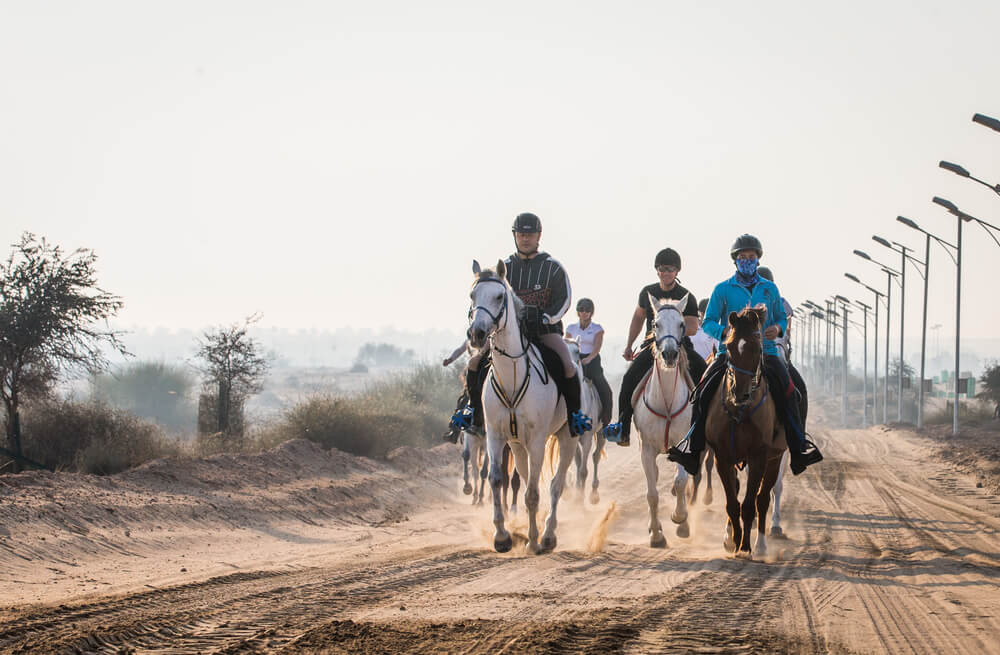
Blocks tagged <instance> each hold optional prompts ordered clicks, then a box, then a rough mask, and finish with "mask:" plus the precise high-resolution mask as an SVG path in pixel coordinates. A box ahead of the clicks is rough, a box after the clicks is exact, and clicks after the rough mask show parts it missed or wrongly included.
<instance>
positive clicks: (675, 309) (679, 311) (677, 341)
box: [655, 305, 684, 350]
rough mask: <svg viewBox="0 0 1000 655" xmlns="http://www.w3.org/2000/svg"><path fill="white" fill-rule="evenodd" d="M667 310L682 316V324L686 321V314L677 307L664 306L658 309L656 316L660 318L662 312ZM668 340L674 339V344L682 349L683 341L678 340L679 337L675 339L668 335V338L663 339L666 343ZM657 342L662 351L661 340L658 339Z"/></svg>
mask: <svg viewBox="0 0 1000 655" xmlns="http://www.w3.org/2000/svg"><path fill="white" fill-rule="evenodd" d="M667 309H672V310H674V311H675V312H677V313H678V314H680V317H681V321H682V322H683V321H684V313H683V312H682V311H681V310H680V309H679V308H678V307H677V305H662V306H660V307H657V309H656V315H657V316H659V315H660V312H662V311H664V310H667ZM668 339H673V341H674V343H675V344H677V347H678V348H680V347H681V340H680V339H678V338H677V337H675V336H674V335H672V334H668V335H666V336H664V337H663V340H664V341H666V340H668ZM655 341H656V347H657V350H659V349H660V340H659V339H656V340H655Z"/></svg>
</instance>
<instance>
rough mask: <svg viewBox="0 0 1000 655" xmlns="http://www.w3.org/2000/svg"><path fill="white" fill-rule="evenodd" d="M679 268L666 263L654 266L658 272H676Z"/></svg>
mask: <svg viewBox="0 0 1000 655" xmlns="http://www.w3.org/2000/svg"><path fill="white" fill-rule="evenodd" d="M679 270H681V269H679V268H677V267H676V266H670V265H668V264H660V265H659V266H657V267H656V271H657V272H658V273H676V272H677V271H679Z"/></svg>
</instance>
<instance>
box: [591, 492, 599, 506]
mask: <svg viewBox="0 0 1000 655" xmlns="http://www.w3.org/2000/svg"><path fill="white" fill-rule="evenodd" d="M599 502H601V494H599V493H597V490H596V489H595V490H594V491H591V492H590V504H591V505H596V504H597V503H599Z"/></svg>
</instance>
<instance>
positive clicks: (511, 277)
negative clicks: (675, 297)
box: [504, 252, 697, 334]
mask: <svg viewBox="0 0 1000 655" xmlns="http://www.w3.org/2000/svg"><path fill="white" fill-rule="evenodd" d="M504 264H505V265H506V267H507V281H508V282H510V286H511V288H513V289H514V293H515V294H517V297H518V298H520V299H521V302H523V303H524V304H525V305H535V306H536V307H538V308H539V310H541V312H542V313H543V314H545V315H547V316H548V317H549V319H550V321H549V325H543V326H542V333H543V334H546V333H549V332H555V333H557V334H562V333H563V325H562V320H561V319H562V317H563V314H565V313H566V311H567V310H568V309H569V303H570V299H571V298H572V295H573V291H572V289H570V286H569V278H568V277H567V276H566V271H564V270H563V267H562V265H561V264H560V263H559V262H557V261H556V260H555V259H553V258H552V257H551V256H550V255H549V254H548V253H547V252H540V253H538V254H537V255H535V256H534V257H532V258H531V259H522V258H521V257H520V256H518V255H517V253H515V254H513V255H511V256H510V257H508V258H507V259H506V260H505V261H504ZM695 306H696V307H697V303H696V304H695Z"/></svg>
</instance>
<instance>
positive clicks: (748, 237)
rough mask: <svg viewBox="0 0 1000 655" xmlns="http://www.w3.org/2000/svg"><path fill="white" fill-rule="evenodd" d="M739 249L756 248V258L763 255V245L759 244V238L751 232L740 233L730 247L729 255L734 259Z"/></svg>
mask: <svg viewBox="0 0 1000 655" xmlns="http://www.w3.org/2000/svg"><path fill="white" fill-rule="evenodd" d="M741 250H756V251H757V259H760V258H761V257H763V256H764V246H762V245H760V239H758V238H757V237H755V236H754V235H752V234H741V235H740V237H739V238H738V239H736V241H734V242H733V246H732V248H730V249H729V256H730V257H732V258H733V261H735V260H736V255H737V253H739V251H741Z"/></svg>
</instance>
